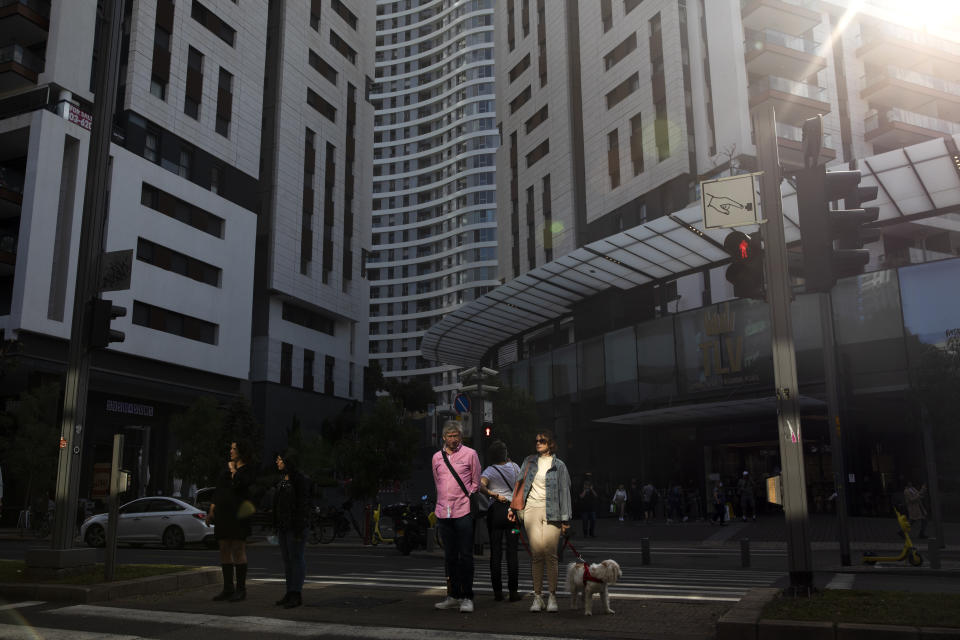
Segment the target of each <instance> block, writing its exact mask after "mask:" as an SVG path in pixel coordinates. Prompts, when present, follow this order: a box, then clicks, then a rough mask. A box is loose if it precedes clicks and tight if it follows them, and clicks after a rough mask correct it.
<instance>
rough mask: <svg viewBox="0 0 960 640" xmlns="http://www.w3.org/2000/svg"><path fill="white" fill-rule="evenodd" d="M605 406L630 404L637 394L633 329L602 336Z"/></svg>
mask: <svg viewBox="0 0 960 640" xmlns="http://www.w3.org/2000/svg"><path fill="white" fill-rule="evenodd" d="M603 352H604V354H606V357H605V358H604V373H605V375H606V381H607V387H606V391H607V404H612V405H616V404H631V403H635V402H637V400H638V399H639V397H638V394H637V337H636V335H635V334H634V332H633V327H627V328H626V329H620V330H619V331H613V332H611V333H608V334H606V335H605V336H603Z"/></svg>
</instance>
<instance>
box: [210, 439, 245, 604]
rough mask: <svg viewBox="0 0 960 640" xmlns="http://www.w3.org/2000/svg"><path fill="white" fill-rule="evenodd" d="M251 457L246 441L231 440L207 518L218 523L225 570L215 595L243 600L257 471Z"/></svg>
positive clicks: (221, 562) (221, 564)
mask: <svg viewBox="0 0 960 640" xmlns="http://www.w3.org/2000/svg"><path fill="white" fill-rule="evenodd" d="M250 457H251V454H250V447H249V445H248V444H247V443H246V442H241V441H235V442H231V443H230V459H229V460H228V461H227V468H226V469H224V470H223V472H222V473H221V474H220V477H219V478H217V486H216V490H215V491H214V493H213V500H212V501H211V502H210V512H209V515H208V516H207V518H208V522H212V523H213V524H214V535H215V536H216V538H217V544H218V545H219V546H220V571H221V572H222V573H223V590H222V591H221V592H220V593H218V594H217V595H216V596H214V597H213V599H214V600H229V601H230V602H239V601H240V600H243V599H244V598H246V597H247V584H246V580H247V537H248V536H249V535H250V516H251V515H253V511H254V509H253V502H251V500H250V486H251V485H252V484H253V479H254V478H253V471H252V470H251V467H250V466H248V464H247V462H248V461H249V460H250ZM234 575H236V584H234Z"/></svg>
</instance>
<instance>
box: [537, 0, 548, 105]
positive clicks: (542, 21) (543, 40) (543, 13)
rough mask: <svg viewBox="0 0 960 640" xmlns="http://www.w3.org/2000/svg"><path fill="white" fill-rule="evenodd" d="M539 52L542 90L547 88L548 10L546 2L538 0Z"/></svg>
mask: <svg viewBox="0 0 960 640" xmlns="http://www.w3.org/2000/svg"><path fill="white" fill-rule="evenodd" d="M537 50H538V51H539V56H538V66H539V67H540V87H541V88H542V87H545V86H547V8H546V3H545V2H544V0H537Z"/></svg>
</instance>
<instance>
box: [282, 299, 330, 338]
mask: <svg viewBox="0 0 960 640" xmlns="http://www.w3.org/2000/svg"><path fill="white" fill-rule="evenodd" d="M281 317H282V318H283V319H284V320H286V321H287V322H292V323H294V324H297V325H300V326H301V327H306V328H307V329H312V330H313V331H319V332H320V333H325V334H327V335H331V336H332V335H334V327H335V326H336V322H335V321H334V320H333V318H329V317H327V316H325V315H323V314H321V313H318V312H316V311H312V310H310V309H306V308H304V307H300V306H297V305H295V304H292V303H290V302H284V303H283V309H282V312H281Z"/></svg>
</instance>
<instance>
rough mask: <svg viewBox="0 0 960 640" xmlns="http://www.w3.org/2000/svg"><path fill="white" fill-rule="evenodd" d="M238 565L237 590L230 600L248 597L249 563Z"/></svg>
mask: <svg viewBox="0 0 960 640" xmlns="http://www.w3.org/2000/svg"><path fill="white" fill-rule="evenodd" d="M236 567H237V590H236V591H235V592H234V593H233V595H232V596H230V602H239V601H241V600H246V599H247V564H246V563H243V564H238V565H236Z"/></svg>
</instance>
